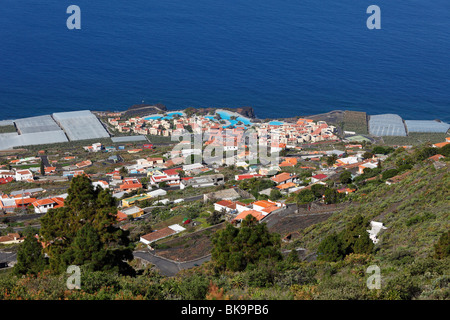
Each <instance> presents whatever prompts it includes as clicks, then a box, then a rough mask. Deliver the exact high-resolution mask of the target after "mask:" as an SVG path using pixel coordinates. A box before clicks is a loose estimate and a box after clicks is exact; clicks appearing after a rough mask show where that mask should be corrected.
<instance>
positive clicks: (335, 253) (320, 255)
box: [317, 233, 345, 262]
mask: <svg viewBox="0 0 450 320" xmlns="http://www.w3.org/2000/svg"><path fill="white" fill-rule="evenodd" d="M344 256H345V250H344V249H343V243H342V240H341V239H340V237H338V236H337V235H336V233H333V234H331V235H329V236H327V237H326V238H325V239H324V240H323V241H322V242H321V243H320V244H319V247H318V248H317V259H318V260H321V261H329V262H332V261H339V260H342V259H343V258H344Z"/></svg>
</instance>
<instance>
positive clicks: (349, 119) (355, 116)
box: [342, 110, 369, 134]
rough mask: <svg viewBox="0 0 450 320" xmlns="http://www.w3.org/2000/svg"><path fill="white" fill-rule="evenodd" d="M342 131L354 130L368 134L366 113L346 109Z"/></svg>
mask: <svg viewBox="0 0 450 320" xmlns="http://www.w3.org/2000/svg"><path fill="white" fill-rule="evenodd" d="M342 127H343V130H344V131H354V132H356V133H359V134H368V133H369V131H368V128H367V114H366V113H365V112H359V111H348V110H346V111H345V113H344V122H343V126H342Z"/></svg>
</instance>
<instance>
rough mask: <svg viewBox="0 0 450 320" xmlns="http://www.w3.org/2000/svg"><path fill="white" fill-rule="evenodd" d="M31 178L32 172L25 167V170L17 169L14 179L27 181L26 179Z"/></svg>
mask: <svg viewBox="0 0 450 320" xmlns="http://www.w3.org/2000/svg"><path fill="white" fill-rule="evenodd" d="M30 179H31V180H33V173H32V172H31V171H30V170H28V169H26V170H17V171H16V181H27V180H30Z"/></svg>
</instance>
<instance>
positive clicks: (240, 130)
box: [108, 115, 338, 151]
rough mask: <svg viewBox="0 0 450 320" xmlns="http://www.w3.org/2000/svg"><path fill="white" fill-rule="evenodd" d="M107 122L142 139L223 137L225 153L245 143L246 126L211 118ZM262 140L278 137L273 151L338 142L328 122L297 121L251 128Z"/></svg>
mask: <svg viewBox="0 0 450 320" xmlns="http://www.w3.org/2000/svg"><path fill="white" fill-rule="evenodd" d="M108 122H109V124H110V125H112V126H113V127H114V128H115V129H116V130H118V131H119V132H133V133H136V134H141V135H161V136H173V135H183V134H184V133H186V132H192V133H195V134H202V135H205V136H208V137H209V140H208V143H209V144H211V143H214V140H216V141H217V140H218V139H217V138H219V137H221V138H223V139H220V143H222V144H223V145H224V149H225V151H228V150H237V149H238V146H239V145H240V144H241V143H242V138H243V136H244V131H245V129H246V125H244V124H242V125H240V124H239V123H238V124H236V126H234V127H229V126H223V125H221V124H220V123H217V121H215V119H214V117H212V116H190V117H189V116H184V115H182V116H179V117H177V118H173V119H167V118H165V117H159V118H158V117H156V118H151V117H147V118H139V117H135V118H130V119H127V120H121V119H120V117H115V118H109V119H108ZM252 128H254V129H255V131H256V134H257V135H258V138H259V139H263V138H264V139H267V140H268V142H271V136H277V141H276V142H274V143H273V144H272V145H271V147H272V150H273V151H277V149H278V148H280V149H279V150H281V148H283V146H286V145H292V146H295V145H296V144H298V143H305V142H311V143H314V142H318V141H325V140H338V137H337V136H336V134H335V132H336V128H335V127H334V126H330V125H328V124H327V123H326V122H325V121H317V122H315V121H313V120H311V119H298V120H297V122H296V123H287V122H276V123H274V122H266V123H255V124H252Z"/></svg>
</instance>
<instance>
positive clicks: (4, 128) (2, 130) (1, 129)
mask: <svg viewBox="0 0 450 320" xmlns="http://www.w3.org/2000/svg"><path fill="white" fill-rule="evenodd" d="M11 132H16V127H15V126H14V125H10V126H0V133H11Z"/></svg>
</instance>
